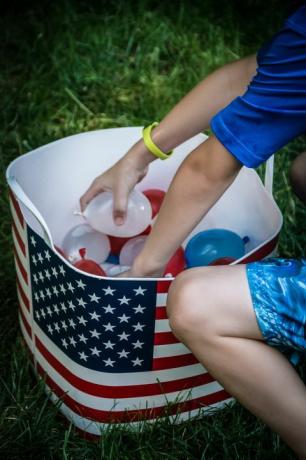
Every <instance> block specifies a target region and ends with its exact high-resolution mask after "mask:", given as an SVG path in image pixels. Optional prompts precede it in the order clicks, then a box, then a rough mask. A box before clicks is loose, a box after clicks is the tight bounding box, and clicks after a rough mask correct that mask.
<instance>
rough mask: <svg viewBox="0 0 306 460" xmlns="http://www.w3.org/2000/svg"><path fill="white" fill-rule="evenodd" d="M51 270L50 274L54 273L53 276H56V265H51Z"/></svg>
mask: <svg viewBox="0 0 306 460" xmlns="http://www.w3.org/2000/svg"><path fill="white" fill-rule="evenodd" d="M51 271H52V275H54V276H55V278H57V277H58V273H57V270H56V267H51Z"/></svg>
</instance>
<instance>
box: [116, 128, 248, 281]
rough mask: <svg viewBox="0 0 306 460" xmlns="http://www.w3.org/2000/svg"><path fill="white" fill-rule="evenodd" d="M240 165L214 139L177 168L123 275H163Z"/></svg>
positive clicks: (205, 143)
mask: <svg viewBox="0 0 306 460" xmlns="http://www.w3.org/2000/svg"><path fill="white" fill-rule="evenodd" d="M240 167H241V164H240V163H239V162H238V161H237V160H236V159H235V157H233V156H232V155H231V154H229V153H228V151H227V150H226V149H225V148H224V147H223V145H222V144H221V143H220V142H219V141H218V140H217V138H216V137H215V136H211V137H210V138H209V139H208V140H207V141H205V142H203V143H202V144H201V145H200V146H198V147H197V148H196V149H195V150H194V151H193V152H192V153H191V154H190V155H189V156H188V157H187V158H186V159H185V160H184V161H183V163H182V164H181V165H180V167H179V169H178V171H177V173H176V175H175V177H174V178H173V181H172V183H171V185H170V188H169V190H168V191H167V194H166V196H165V198H164V201H163V204H162V206H161V208H160V211H159V214H158V218H157V220H156V222H155V225H154V227H153V229H152V231H151V233H150V234H149V235H148V237H147V240H146V243H145V245H144V248H143V250H142V251H141V253H140V254H139V256H138V257H137V258H136V260H135V262H134V264H133V267H132V268H131V270H129V271H128V272H125V273H123V274H122V275H121V277H125V276H162V274H163V271H164V268H165V266H166V264H167V262H168V260H169V259H170V257H171V256H172V255H173V253H174V252H175V250H176V249H177V248H178V247H179V246H180V245H181V243H182V242H183V241H184V239H185V238H186V237H187V236H188V234H189V233H190V231H191V230H192V229H193V228H194V227H195V226H196V225H197V224H198V223H199V221H200V220H201V219H202V217H203V216H204V215H205V214H206V212H207V211H208V210H209V209H210V207H211V206H212V205H213V204H214V203H215V202H216V201H217V199H218V198H219V197H220V196H221V195H222V194H223V192H224V191H225V190H226V189H227V187H228V186H229V185H230V184H231V183H232V181H233V180H234V178H235V176H236V175H237V173H238V171H239V169H240Z"/></svg>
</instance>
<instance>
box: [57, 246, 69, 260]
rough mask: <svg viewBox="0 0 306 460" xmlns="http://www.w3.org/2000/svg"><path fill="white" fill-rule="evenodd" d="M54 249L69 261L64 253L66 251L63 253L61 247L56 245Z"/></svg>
mask: <svg viewBox="0 0 306 460" xmlns="http://www.w3.org/2000/svg"><path fill="white" fill-rule="evenodd" d="M54 249H55V250H56V251H57V252H59V253H60V255H61V256H63V257H65V259H67V256H66V254H65V253H64V251H63V250H62V249H61V248H60V247H59V246H56V245H54Z"/></svg>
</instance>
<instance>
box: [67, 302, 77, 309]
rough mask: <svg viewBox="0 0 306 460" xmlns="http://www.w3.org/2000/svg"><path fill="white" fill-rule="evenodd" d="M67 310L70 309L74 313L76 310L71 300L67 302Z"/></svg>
mask: <svg viewBox="0 0 306 460" xmlns="http://www.w3.org/2000/svg"><path fill="white" fill-rule="evenodd" d="M68 308H71V310H72V311H74V310H75V309H76V306H75V305H74V304H73V302H72V300H69V302H68Z"/></svg>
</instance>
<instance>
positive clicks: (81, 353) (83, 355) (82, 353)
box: [78, 351, 88, 361]
mask: <svg viewBox="0 0 306 460" xmlns="http://www.w3.org/2000/svg"><path fill="white" fill-rule="evenodd" d="M78 353H79V355H80V359H84V361H87V358H88V356H87V355H85V353H84V351H82V352H80V351H79V352H78Z"/></svg>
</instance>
